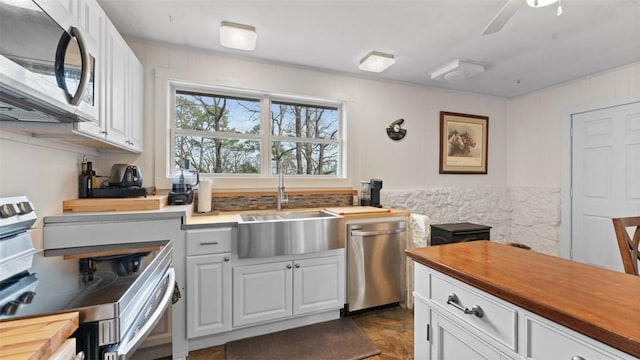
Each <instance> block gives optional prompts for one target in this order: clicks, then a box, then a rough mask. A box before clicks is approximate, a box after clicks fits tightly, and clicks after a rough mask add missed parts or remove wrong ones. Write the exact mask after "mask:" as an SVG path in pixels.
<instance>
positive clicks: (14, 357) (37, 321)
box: [0, 312, 79, 360]
mask: <svg viewBox="0 0 640 360" xmlns="http://www.w3.org/2000/svg"><path fill="white" fill-rule="evenodd" d="M78 316H79V315H78V313H77V312H71V313H66V314H58V315H49V316H40V317H34V318H27V319H20V320H9V321H2V322H0V359H3V360H19V359H20V360H22V359H24V360H26V359H29V360H31V359H46V358H48V357H49V356H50V355H51V354H52V353H53V352H55V351H56V350H57V349H58V348H59V347H60V345H62V343H64V342H65V340H67V338H68V337H69V336H70V335H71V334H73V332H74V331H75V330H76V329H77V328H78Z"/></svg>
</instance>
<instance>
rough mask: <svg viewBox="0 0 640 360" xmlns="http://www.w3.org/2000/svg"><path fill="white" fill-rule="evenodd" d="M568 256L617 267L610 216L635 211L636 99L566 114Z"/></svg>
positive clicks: (639, 152) (639, 193) (638, 204)
mask: <svg viewBox="0 0 640 360" xmlns="http://www.w3.org/2000/svg"><path fill="white" fill-rule="evenodd" d="M572 127H573V140H572V188H573V198H572V209H571V217H572V219H571V232H572V236H571V240H572V241H571V256H572V259H573V260H576V261H580V262H584V263H588V264H592V265H596V266H601V267H605V268H609V269H613V270H617V271H623V268H622V260H621V258H620V253H619V250H618V245H617V242H616V238H615V234H614V230H613V225H612V223H611V218H612V217H621V216H638V215H640V102H636V103H631V104H627V105H621V106H616V107H611V108H605V109H600V110H595V111H590V112H585V113H580V114H574V115H573V116H572Z"/></svg>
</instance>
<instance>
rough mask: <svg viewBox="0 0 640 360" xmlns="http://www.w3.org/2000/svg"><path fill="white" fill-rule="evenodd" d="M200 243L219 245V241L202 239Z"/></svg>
mask: <svg viewBox="0 0 640 360" xmlns="http://www.w3.org/2000/svg"><path fill="white" fill-rule="evenodd" d="M200 245H218V242H217V241H201V242H200Z"/></svg>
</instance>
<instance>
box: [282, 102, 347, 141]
mask: <svg viewBox="0 0 640 360" xmlns="http://www.w3.org/2000/svg"><path fill="white" fill-rule="evenodd" d="M271 134H272V135H276V136H293V137H299V138H313V139H337V138H338V109H337V108H328V107H322V106H311V105H300V104H291V103H283V102H273V103H272V104H271Z"/></svg>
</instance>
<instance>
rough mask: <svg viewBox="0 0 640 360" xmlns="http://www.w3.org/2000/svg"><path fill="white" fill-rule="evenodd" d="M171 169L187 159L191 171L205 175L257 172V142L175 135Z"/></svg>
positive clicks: (258, 150)
mask: <svg viewBox="0 0 640 360" xmlns="http://www.w3.org/2000/svg"><path fill="white" fill-rule="evenodd" d="M175 140H176V152H175V154H176V156H175V159H174V161H175V163H174V167H175V166H178V167H182V166H183V164H184V163H185V160H189V162H190V164H191V169H193V170H194V171H197V172H199V173H207V174H213V173H216V174H258V173H260V142H258V141H253V140H242V139H211V138H206V137H201V136H176V138H175Z"/></svg>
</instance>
